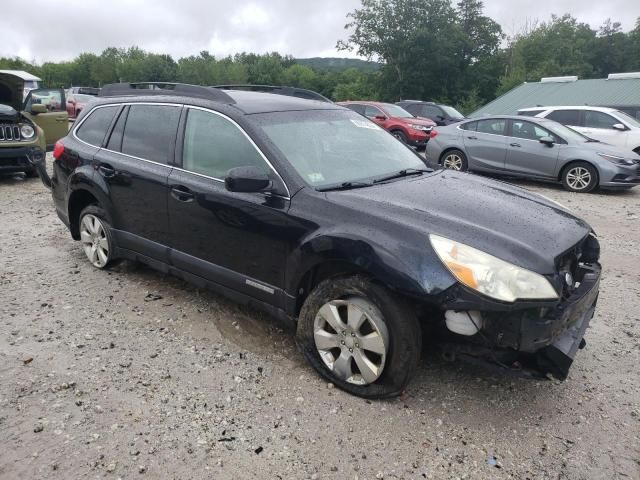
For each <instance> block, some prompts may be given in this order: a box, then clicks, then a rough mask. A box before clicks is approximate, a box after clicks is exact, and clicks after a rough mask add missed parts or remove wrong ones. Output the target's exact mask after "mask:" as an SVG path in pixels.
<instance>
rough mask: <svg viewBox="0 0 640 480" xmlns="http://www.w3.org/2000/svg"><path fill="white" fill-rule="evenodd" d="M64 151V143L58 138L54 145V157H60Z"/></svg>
mask: <svg viewBox="0 0 640 480" xmlns="http://www.w3.org/2000/svg"><path fill="white" fill-rule="evenodd" d="M63 153H64V145H63V144H62V142H61V141H60V140H58V141H57V142H56V144H55V146H54V147H53V158H55V159H56V160H57V159H58V158H60V156H61V155H62V154H63Z"/></svg>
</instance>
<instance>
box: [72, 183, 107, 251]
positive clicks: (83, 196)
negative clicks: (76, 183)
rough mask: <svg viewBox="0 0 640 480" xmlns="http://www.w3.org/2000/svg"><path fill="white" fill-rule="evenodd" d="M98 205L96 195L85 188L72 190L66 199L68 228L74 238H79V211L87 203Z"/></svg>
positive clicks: (87, 204)
mask: <svg viewBox="0 0 640 480" xmlns="http://www.w3.org/2000/svg"><path fill="white" fill-rule="evenodd" d="M92 204H96V205H100V202H99V201H98V199H97V198H96V196H95V195H94V194H93V193H92V192H90V191H89V190H87V189H84V188H78V189H76V190H73V191H72V192H71V194H70V195H69V200H68V201H67V214H68V216H69V217H68V218H69V230H70V231H71V237H72V238H73V239H74V240H80V212H82V210H84V209H85V208H86V207H88V206H89V205H92Z"/></svg>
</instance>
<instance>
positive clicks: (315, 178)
mask: <svg viewBox="0 0 640 480" xmlns="http://www.w3.org/2000/svg"><path fill="white" fill-rule="evenodd" d="M307 177H309V181H310V182H311V183H318V182H324V175H322V174H321V173H309V174H307Z"/></svg>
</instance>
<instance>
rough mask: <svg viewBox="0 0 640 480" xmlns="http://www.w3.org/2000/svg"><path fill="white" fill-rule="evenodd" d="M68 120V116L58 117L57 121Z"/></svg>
mask: <svg viewBox="0 0 640 480" xmlns="http://www.w3.org/2000/svg"><path fill="white" fill-rule="evenodd" d="M66 121H68V118H67V117H56V122H66Z"/></svg>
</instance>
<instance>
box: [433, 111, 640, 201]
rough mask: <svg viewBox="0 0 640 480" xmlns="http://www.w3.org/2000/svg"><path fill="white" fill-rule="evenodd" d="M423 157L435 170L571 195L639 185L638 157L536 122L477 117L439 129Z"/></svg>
mask: <svg viewBox="0 0 640 480" xmlns="http://www.w3.org/2000/svg"><path fill="white" fill-rule="evenodd" d="M426 156H427V162H428V163H429V164H430V165H431V166H435V167H443V168H449V169H453V170H470V171H477V172H482V173H485V174H492V175H500V176H511V177H523V178H530V179H534V180H542V181H551V182H561V183H562V184H563V185H564V187H565V188H566V189H567V190H570V191H573V192H582V193H585V192H590V191H592V190H593V189H595V188H596V187H601V188H608V189H625V188H632V187H634V186H636V185H640V156H638V155H635V154H634V153H632V152H627V151H626V150H622V149H620V148H617V147H613V146H611V145H608V144H605V143H601V142H598V141H597V140H593V139H591V138H588V137H585V136H584V135H582V134H580V133H578V132H576V131H575V130H572V129H570V128H568V127H565V126H564V125H561V124H560V123H557V122H554V121H552V120H547V119H542V118H532V117H526V118H524V117H521V116H495V117H483V118H480V119H475V120H468V121H464V122H460V123H457V124H454V125H449V126H447V127H439V128H438V130H437V135H436V136H435V137H434V138H432V139H431V140H430V141H429V143H428V144H427V150H426Z"/></svg>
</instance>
